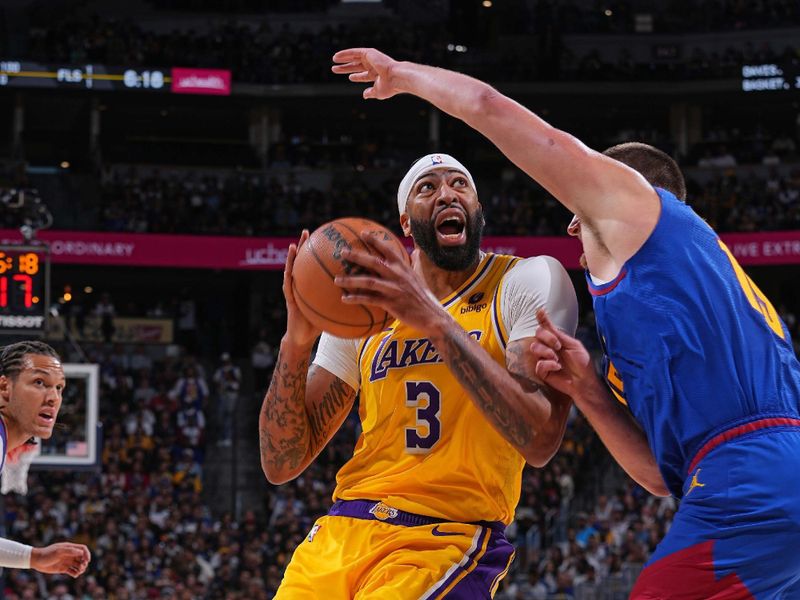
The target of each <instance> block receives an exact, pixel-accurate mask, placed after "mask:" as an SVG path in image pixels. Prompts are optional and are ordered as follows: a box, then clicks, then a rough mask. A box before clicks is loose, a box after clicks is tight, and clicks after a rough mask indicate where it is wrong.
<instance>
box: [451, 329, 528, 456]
mask: <svg viewBox="0 0 800 600" xmlns="http://www.w3.org/2000/svg"><path fill="white" fill-rule="evenodd" d="M469 343H470V340H469V338H468V337H467V335H466V333H463V335H462V334H461V333H459V334H458V335H454V336H446V337H445V339H444V340H443V341H442V342H440V345H441V346H443V347H442V348H440V352H441V353H442V355H443V356H447V357H449V358H450V360H449V361H447V362H448V364H449V366H450V370H451V371H452V372H453V373H454V374H455V376H456V377H457V378H458V380H459V382H460V383H461V385H463V386H464V387H465V388H466V389H467V390H468V391H469V392H470V393H471V394H472V396H473V398H474V399H475V400H476V401H477V404H478V406H479V408H480V409H481V410H482V411H483V412H484V413H485V414H486V415H487V416H488V417H489V418H490V419H491V420H492V421H494V423H495V424H496V425H497V427H498V428H499V429H500V430H501V431H505V432H506V433H507V435H508V437H509V439H510V440H511V442H512V443H513V444H515V445H516V446H517V447H520V448H522V447H524V446H527V445H528V444H529V443H530V442H531V440H532V439H533V435H534V431H533V427H532V426H531V424H530V423H528V422H527V420H525V419H523V418H520V415H517V414H515V413H514V411H512V410H511V409H510V408H509V406H508V405H507V404H506V403H505V399H504V398H500V397H498V394H497V390H495V389H494V388H493V387H492V386H491V384H490V382H489V381H487V379H486V377H485V373H484V370H483V365H481V362H480V359H479V358H478V357H477V356H475V353H474V352H471V351H470V350H469V348H468V346H467V345H468V344H469Z"/></svg>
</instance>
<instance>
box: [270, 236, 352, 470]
mask: <svg viewBox="0 0 800 600" xmlns="http://www.w3.org/2000/svg"><path fill="white" fill-rule="evenodd" d="M307 239H308V232H307V231H304V232H303V235H302V236H301V238H300V244H301V245H302V244H303V243H304V242H305V241H306V240H307ZM296 255H297V246H296V245H295V244H292V245H291V246H290V247H289V254H288V256H287V260H286V270H285V271H284V276H283V293H284V296H285V297H286V310H287V326H286V334H285V335H284V336H283V339H282V340H281V347H280V352H279V354H278V360H277V361H276V363H275V370H274V371H273V374H272V381H271V382H270V385H269V388H268V389H267V393H266V395H265V396H264V402H263V403H262V405H261V412H260V414H259V417H258V432H259V446H260V450H261V468H262V470H263V471H264V475H265V476H266V478H267V480H268V481H269V482H270V483H274V484H280V483H285V482H287V481H289V480H291V479H294V478H295V477H297V476H298V475H300V473H302V472H303V471H304V470H305V469H306V467H308V465H309V464H311V462H312V461H313V460H314V459H315V458H316V456H317V455H318V454H319V453H320V451H321V450H322V449H323V448H324V447H325V444H327V443H328V441H329V440H330V439H331V437H333V434H334V433H336V431H338V429H339V427H340V426H341V424H342V422H343V421H344V419H345V418H346V417H347V414H348V412H350V408H351V407H352V406H353V400H354V399H355V396H356V392H355V390H354V389H353V388H352V387H350V386H349V385H348V384H346V383H345V382H344V381H342V380H341V379H339V378H338V377H336V376H335V375H333V374H332V373H330V372H329V371H327V370H325V369H323V368H321V367H318V366H312V367H311V368H310V369H309V362H310V360H311V349H312V348H313V346H314V342H315V341H316V339H317V338H318V337H319V334H320V332H319V331H318V330H316V329H314V328H313V326H312V325H311V323H309V322H308V321H307V320H306V319H305V318H304V317H303V316H302V314H301V313H300V311H299V309H298V308H297V304H296V303H295V300H294V295H293V294H292V268H293V266H294V259H295V256H296Z"/></svg>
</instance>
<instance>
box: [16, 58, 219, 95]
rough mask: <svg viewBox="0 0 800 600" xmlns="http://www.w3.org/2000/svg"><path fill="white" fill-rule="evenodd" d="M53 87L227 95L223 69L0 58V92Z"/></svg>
mask: <svg viewBox="0 0 800 600" xmlns="http://www.w3.org/2000/svg"><path fill="white" fill-rule="evenodd" d="M2 88H55V89H73V90H95V91H106V92H108V91H142V92H162V93H163V92H167V93H173V94H206V95H207V94H211V95H222V96H227V95H230V93H231V72H230V71H229V70H226V69H199V68H197V69H195V68H181V67H168V68H160V67H159V68H142V67H140V66H132V65H131V66H119V67H116V66H108V65H101V64H88V63H84V64H79V65H77V64H52V63H49V64H42V63H35V62H30V61H20V60H6V59H0V89H2Z"/></svg>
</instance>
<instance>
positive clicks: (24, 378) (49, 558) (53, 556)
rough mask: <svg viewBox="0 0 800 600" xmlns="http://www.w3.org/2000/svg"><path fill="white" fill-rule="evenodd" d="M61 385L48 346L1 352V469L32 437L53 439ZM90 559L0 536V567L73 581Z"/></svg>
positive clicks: (73, 548) (64, 547)
mask: <svg viewBox="0 0 800 600" xmlns="http://www.w3.org/2000/svg"><path fill="white" fill-rule="evenodd" d="M65 385H66V378H65V377H64V369H63V368H62V366H61V360H60V359H59V356H58V354H57V353H56V351H55V350H53V348H51V347H50V346H49V345H47V344H45V343H43V342H35V341H34V342H18V343H16V344H10V345H8V346H5V347H4V348H2V349H0V471H2V470H3V467H4V466H5V462H6V456H12V457H13V456H16V455H18V454H19V453H20V452H24V451H25V449H26V446H27V445H29V444H30V443H31V442H30V440H31V438H34V437H38V438H41V439H47V438H49V437H50V436H51V435H53V426H54V425H55V422H56V417H58V411H59V409H60V408H61V396H62V392H63V390H64V386H65ZM90 558H91V556H90V554H89V549H88V548H87V547H86V546H84V545H83V544H73V543H70V542H61V543H57V544H51V545H49V546H44V547H41V548H34V547H31V546H28V545H26V544H20V543H18V542H15V541H12V540H7V539H5V538H0V567H11V568H15V569H34V570H36V571H40V572H42V573H54V574H55V573H58V574H63V575H69V576H70V577H78V576H80V575H81V574H83V572H84V571H85V570H86V567H87V566H88V565H89V560H90Z"/></svg>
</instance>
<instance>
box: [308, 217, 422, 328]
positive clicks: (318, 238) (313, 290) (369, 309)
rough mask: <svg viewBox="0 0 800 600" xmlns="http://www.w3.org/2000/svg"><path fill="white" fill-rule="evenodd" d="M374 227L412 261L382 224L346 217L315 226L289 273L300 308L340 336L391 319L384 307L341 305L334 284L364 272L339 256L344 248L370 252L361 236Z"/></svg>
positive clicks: (316, 323) (382, 324)
mask: <svg viewBox="0 0 800 600" xmlns="http://www.w3.org/2000/svg"><path fill="white" fill-rule="evenodd" d="M366 231H373V232H377V233H379V234H380V235H382V236H383V239H385V240H391V241H392V242H393V243H394V244H395V245H396V246H397V248H398V249H400V250H401V251H402V253H403V256H405V257H406V259H407V260H408V261H409V263H410V262H411V258H410V257H409V256H408V252H406V249H405V247H404V246H403V244H402V242H401V241H400V240H399V239H398V238H397V236H396V235H394V234H393V233H392V232H391V231H389V230H388V229H386V228H385V227H384V226H383V225H380V224H378V223H375V222H374V221H370V220H369V219H361V218H358V217H348V218H344V219H336V220H335V221H330V222H329V223H325V225H322V226H321V227H319V228H318V229H316V230H315V231H314V232H313V233H312V234H311V236H310V237H309V238H308V241H307V242H306V243H305V244H303V245H302V247H301V248H300V249H299V250H298V251H297V257H296V258H295V261H294V270H293V272H292V276H293V285H292V290H293V291H294V298H295V300H296V301H297V305H298V306H299V307H300V311H301V312H302V313H303V315H304V316H305V317H306V318H307V319H308V320H309V321H311V323H312V324H313V325H314V326H316V327H319V328H320V329H322V330H323V331H326V332H328V333H330V334H332V335H335V336H337V337H342V338H361V337H367V336H369V335H372V334H374V333H377V332H379V331H381V330H383V329H386V327H388V326H389V324H390V323H391V322H392V321H394V317H392V316H391V315H390V314H388V313H387V312H386V311H385V310H383V309H382V308H379V307H377V306H369V305H366V304H344V303H343V302H342V293H343V290H342V288H340V287H339V286H338V285H336V284H335V283H334V282H333V278H334V277H336V276H337V275H343V274H345V272H347V273H349V274H351V275H353V274H358V273H360V272H364V271H363V269H362V268H361V267H359V266H358V265H354V264H353V263H350V262H347V261H346V260H344V259H343V258H342V257H341V251H342V249H344V248H352V249H354V250H366V251H367V252H369V253H370V254H374V252H372V250H371V249H370V248H369V247H368V246H367V245H366V244H365V243H364V242H363V241H361V238H360V237H359V235H360V234H361V233H362V232H366Z"/></svg>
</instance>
